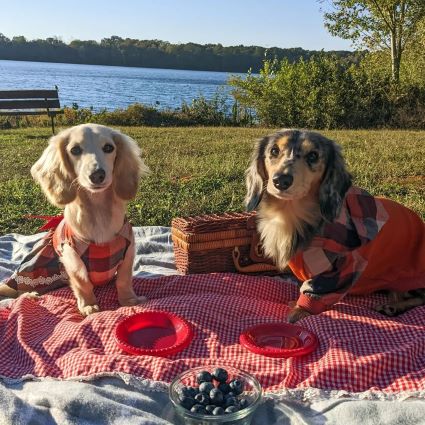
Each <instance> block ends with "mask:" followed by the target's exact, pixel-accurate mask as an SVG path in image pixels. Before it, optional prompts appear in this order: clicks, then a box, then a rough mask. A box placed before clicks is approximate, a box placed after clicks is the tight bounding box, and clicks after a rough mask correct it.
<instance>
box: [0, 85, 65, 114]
mask: <svg viewBox="0 0 425 425" xmlns="http://www.w3.org/2000/svg"><path fill="white" fill-rule="evenodd" d="M51 109H53V110H54V109H60V103H59V94H58V91H57V90H0V115H1V113H2V111H10V112H12V111H18V110H19V111H23V110H25V111H27V112H29V113H31V112H34V113H37V110H43V111H44V112H46V110H51Z"/></svg>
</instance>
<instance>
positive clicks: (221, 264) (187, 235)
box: [171, 212, 255, 274]
mask: <svg viewBox="0 0 425 425" xmlns="http://www.w3.org/2000/svg"><path fill="white" fill-rule="evenodd" d="M251 217H255V212H254V213H245V212H243V213H224V214H206V215H201V216H192V217H179V218H174V219H173V220H172V223H171V234H172V239H173V245H174V256H175V261H176V267H177V270H178V271H179V272H180V273H183V274H192V273H212V272H229V271H230V272H236V271H237V270H236V267H235V265H234V262H233V258H232V252H233V249H234V248H235V247H236V246H237V247H238V248H239V250H240V252H241V258H242V262H246V263H247V264H248V263H249V250H250V245H251V241H252V237H253V234H254V233H255V228H252V226H248V225H247V223H248V219H249V218H251Z"/></svg>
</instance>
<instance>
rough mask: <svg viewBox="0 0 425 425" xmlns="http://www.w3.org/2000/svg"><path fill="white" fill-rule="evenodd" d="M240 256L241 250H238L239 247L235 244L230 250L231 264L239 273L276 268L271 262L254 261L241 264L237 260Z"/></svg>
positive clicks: (273, 269)
mask: <svg viewBox="0 0 425 425" xmlns="http://www.w3.org/2000/svg"><path fill="white" fill-rule="evenodd" d="M240 257H241V252H240V251H239V247H237V246H235V247H234V248H233V251H232V258H233V264H234V265H235V267H236V270H237V271H238V272H240V273H259V272H268V271H277V268H276V267H275V266H274V265H273V264H268V263H254V264H250V265H248V266H242V265H241V264H240V262H239V260H240Z"/></svg>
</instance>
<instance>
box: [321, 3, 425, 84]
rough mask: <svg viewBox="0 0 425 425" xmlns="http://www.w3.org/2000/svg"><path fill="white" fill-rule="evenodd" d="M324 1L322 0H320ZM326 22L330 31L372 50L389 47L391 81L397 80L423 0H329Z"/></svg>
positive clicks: (424, 6)
mask: <svg viewBox="0 0 425 425" xmlns="http://www.w3.org/2000/svg"><path fill="white" fill-rule="evenodd" d="M321 2H322V4H325V0H321ZM329 2H330V3H331V5H332V9H331V10H328V11H325V14H324V17H325V26H326V27H327V29H328V30H329V32H330V33H331V34H333V35H336V36H339V37H342V38H344V39H349V40H353V42H354V43H355V44H357V45H359V46H363V47H366V48H368V49H371V50H380V49H389V51H390V53H391V75H392V79H393V82H394V83H396V84H398V83H399V80H400V64H401V58H402V55H403V52H404V49H405V47H406V45H407V44H408V43H409V41H410V39H411V38H412V37H414V36H415V34H416V31H417V28H418V24H419V22H420V21H421V20H422V19H423V18H424V17H425V1H424V0H329V1H328V2H327V3H329Z"/></svg>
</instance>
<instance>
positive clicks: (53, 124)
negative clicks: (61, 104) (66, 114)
mask: <svg viewBox="0 0 425 425" xmlns="http://www.w3.org/2000/svg"><path fill="white" fill-rule="evenodd" d="M50 118H51V120H52V133H53V134H55V121H54V119H55V117H54V116H53V115H52V116H51V117H50Z"/></svg>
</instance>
